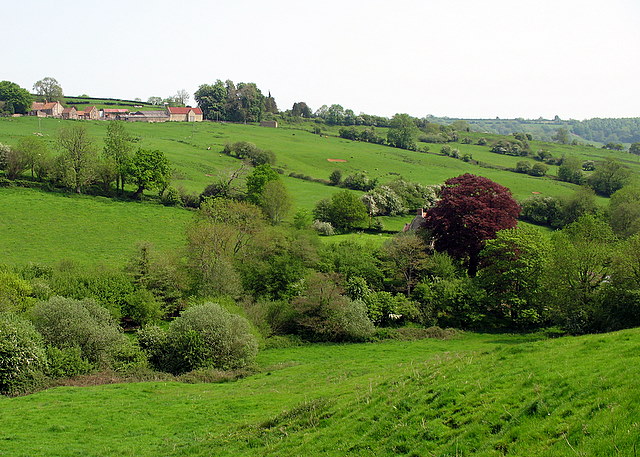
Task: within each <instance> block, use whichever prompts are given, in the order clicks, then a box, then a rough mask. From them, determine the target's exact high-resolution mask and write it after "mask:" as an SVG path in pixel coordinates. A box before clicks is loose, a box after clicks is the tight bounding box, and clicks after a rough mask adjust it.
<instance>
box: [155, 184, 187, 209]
mask: <svg viewBox="0 0 640 457" xmlns="http://www.w3.org/2000/svg"><path fill="white" fill-rule="evenodd" d="M160 202H161V203H162V204H163V205H164V206H182V198H180V192H178V189H176V188H175V187H167V188H166V189H165V191H164V192H163V193H162V195H161V196H160Z"/></svg>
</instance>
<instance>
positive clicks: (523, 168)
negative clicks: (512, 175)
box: [514, 160, 549, 176]
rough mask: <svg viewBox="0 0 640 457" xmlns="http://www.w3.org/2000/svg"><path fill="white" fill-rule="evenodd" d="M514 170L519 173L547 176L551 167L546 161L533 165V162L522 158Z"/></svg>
mask: <svg viewBox="0 0 640 457" xmlns="http://www.w3.org/2000/svg"><path fill="white" fill-rule="evenodd" d="M514 171H516V172H517V173H526V174H528V175H530V176H545V175H546V174H547V171H549V167H548V166H547V165H545V164H544V163H534V164H533V165H531V162H529V161H527V160H521V161H520V162H518V163H517V164H516V168H515V170H514Z"/></svg>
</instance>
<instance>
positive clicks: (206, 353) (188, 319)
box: [139, 303, 258, 374]
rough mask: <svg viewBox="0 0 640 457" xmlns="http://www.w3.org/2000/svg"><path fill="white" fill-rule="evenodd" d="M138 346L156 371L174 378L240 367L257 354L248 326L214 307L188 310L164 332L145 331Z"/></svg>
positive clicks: (210, 305)
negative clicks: (173, 375)
mask: <svg viewBox="0 0 640 457" xmlns="http://www.w3.org/2000/svg"><path fill="white" fill-rule="evenodd" d="M139 342H140V346H141V347H142V349H143V350H145V351H146V352H147V354H148V355H149V361H150V362H151V363H152V364H153V365H154V366H155V367H156V368H157V369H159V370H162V371H167V372H169V373H173V374H181V373H186V372H188V371H192V370H195V369H198V368H205V367H213V368H221V369H233V368H239V367H243V366H246V365H249V364H250V363H251V362H253V360H254V359H255V356H256V354H257V352H258V343H257V341H256V338H255V336H253V334H252V333H251V329H250V325H249V322H248V321H247V320H246V319H245V318H243V317H240V316H238V315H235V314H231V313H230V312H229V311H227V310H226V309H224V308H222V307H221V306H220V305H218V304H216V303H205V304H203V305H197V306H193V307H191V308H189V309H187V310H186V311H184V312H183V313H182V315H181V316H180V317H179V318H177V319H176V320H174V321H173V322H172V323H171V324H170V326H169V328H168V330H167V331H166V332H164V331H163V330H162V329H160V328H158V327H147V328H144V329H143V330H141V331H140V332H139Z"/></svg>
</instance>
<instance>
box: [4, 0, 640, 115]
mask: <svg viewBox="0 0 640 457" xmlns="http://www.w3.org/2000/svg"><path fill="white" fill-rule="evenodd" d="M5 3H6V4H3V5H2V8H1V10H2V15H1V16H2V21H0V22H1V23H2V36H3V43H2V46H1V48H0V80H9V81H13V82H16V83H18V84H19V85H20V86H22V87H25V88H27V89H29V90H31V89H32V86H33V83H34V82H36V81H37V80H39V79H42V78H43V77H45V76H51V77H54V78H56V79H57V80H58V81H59V82H60V84H61V85H62V87H63V89H64V92H65V94H66V95H80V94H85V93H86V94H88V95H90V96H94V97H111V98H126V99H133V98H135V97H140V98H141V99H142V100H146V99H147V98H149V97H150V96H161V97H167V96H169V95H173V94H175V93H176V92H177V91H178V90H179V89H186V90H187V91H188V92H189V93H191V94H193V92H194V91H195V90H196V89H197V88H198V86H199V85H200V84H203V83H213V82H214V81H215V80H216V79H221V80H223V81H224V80H226V79H231V80H233V81H234V82H236V83H238V82H255V83H256V84H257V85H258V87H259V88H260V89H261V90H262V92H263V93H265V95H266V93H267V92H268V91H271V93H272V95H273V96H274V97H275V99H276V102H277V103H278V107H279V108H280V109H287V108H291V105H292V104H293V102H296V101H305V102H306V103H307V104H308V105H309V106H310V107H311V108H312V109H314V110H315V109H317V108H318V107H319V106H321V105H323V104H327V105H331V104H333V103H339V104H341V105H342V106H343V107H345V108H350V109H353V110H354V111H355V112H356V113H360V112H365V113H368V114H379V115H384V116H392V115H393V114H395V113H403V112H406V113H409V114H411V115H414V116H418V117H422V116H425V115H427V114H433V115H436V116H449V117H467V118H469V117H470V118H477V117H483V118H494V117H496V116H499V117H501V118H512V117H525V118H538V117H540V116H542V117H545V118H550V117H553V116H554V115H556V114H557V115H559V116H560V117H561V118H563V119H569V118H573V119H586V118H592V117H639V116H640V90H639V85H640V1H639V0H608V1H603V0H595V1H594V0H519V1H513V0H438V1H433V0H423V1H419V0H386V1H378V0H366V1H365V0H363V1H360V0H353V1H352V0H323V1H313V2H312V1H304V0H271V1H265V0H259V1H258V0H235V1H233V0H231V1H224V2H223V1H216V0H209V1H207V0H183V1H180V0H154V1H137V0H109V1H101V2H95V1H87V0H82V1H78V0H57V1H52V0H43V1H33V0H22V1H7V2H5ZM191 100H192V102H193V98H192V99H191Z"/></svg>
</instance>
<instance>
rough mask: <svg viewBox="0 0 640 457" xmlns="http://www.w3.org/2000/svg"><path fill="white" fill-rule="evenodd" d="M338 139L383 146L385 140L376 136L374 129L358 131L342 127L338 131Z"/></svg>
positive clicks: (353, 128)
mask: <svg viewBox="0 0 640 457" xmlns="http://www.w3.org/2000/svg"><path fill="white" fill-rule="evenodd" d="M338 135H339V136H340V138H345V139H347V140H353V141H363V142H365V143H374V144H385V139H384V138H383V137H381V136H378V135H377V134H376V131H375V129H374V127H370V128H368V129H364V130H358V129H356V128H355V127H349V128H346V127H343V128H341V129H340V130H339V131H338Z"/></svg>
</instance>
